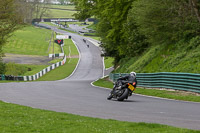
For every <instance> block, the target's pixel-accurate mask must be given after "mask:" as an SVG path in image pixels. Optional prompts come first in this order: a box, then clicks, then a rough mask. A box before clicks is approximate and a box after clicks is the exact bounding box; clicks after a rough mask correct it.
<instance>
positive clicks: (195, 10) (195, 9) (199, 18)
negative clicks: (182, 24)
mask: <svg viewBox="0 0 200 133" xmlns="http://www.w3.org/2000/svg"><path fill="white" fill-rule="evenodd" d="M191 3H192V8H193V9H194V12H195V14H196V17H197V19H198V21H199V23H200V12H199V9H198V5H197V0H191Z"/></svg>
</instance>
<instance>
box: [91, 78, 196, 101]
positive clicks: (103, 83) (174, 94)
mask: <svg viewBox="0 0 200 133" xmlns="http://www.w3.org/2000/svg"><path fill="white" fill-rule="evenodd" d="M93 84H94V85H96V86H100V87H106V88H113V83H112V82H111V81H108V78H104V79H99V80H98V81H96V82H94V83H93ZM134 93H136V94H142V95H148V96H156V97H162V98H169V99H175V100H183V101H192V102H200V96H197V95H195V94H194V93H186V92H182V91H167V90H158V89H145V88H137V89H136V91H134Z"/></svg>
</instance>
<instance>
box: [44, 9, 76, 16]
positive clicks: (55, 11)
mask: <svg viewBox="0 0 200 133" xmlns="http://www.w3.org/2000/svg"><path fill="white" fill-rule="evenodd" d="M74 13H76V11H69V10H59V9H50V12H49V14H50V15H49V17H44V18H74V16H72V15H73V14H74Z"/></svg>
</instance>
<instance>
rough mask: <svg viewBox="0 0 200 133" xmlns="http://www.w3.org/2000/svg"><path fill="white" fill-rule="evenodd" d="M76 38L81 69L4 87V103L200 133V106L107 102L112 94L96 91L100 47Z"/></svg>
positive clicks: (137, 99)
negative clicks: (55, 77)
mask: <svg viewBox="0 0 200 133" xmlns="http://www.w3.org/2000/svg"><path fill="white" fill-rule="evenodd" d="M54 30H55V31H57V32H61V33H63V34H70V35H72V39H73V40H74V41H75V42H76V44H77V47H78V49H79V51H80V55H81V56H80V57H81V58H80V60H79V65H78V66H77V69H76V71H75V72H74V73H73V74H72V75H71V76H70V77H68V78H66V79H63V80H60V81H51V82H50V81H46V82H25V83H23V82H20V83H1V84H0V100H2V101H5V102H10V103H15V104H20V105H25V106H30V107H33V108H40V109H45V110H52V111H57V112H67V113H71V114H78V115H82V116H90V117H96V118H103V119H115V120H121V121H133V122H148V123H160V124H166V125H172V126H176V127H182V128H189V129H197V130H200V103H194V102H183V101H176V100H167V99H160V98H154V97H146V96H140V95H134V94H133V96H132V97H130V98H129V99H128V100H126V101H124V102H118V101H115V100H110V101H108V100H107V99H106V97H107V95H108V93H109V91H110V90H108V89H104V88H99V87H93V86H92V85H91V82H92V81H94V80H96V79H98V78H100V77H102V76H103V61H102V58H101V56H100V53H101V52H100V50H99V48H98V47H96V46H94V45H92V44H91V43H90V42H88V41H87V42H86V43H88V44H89V45H90V47H89V48H88V47H87V45H86V44H85V43H84V42H83V41H82V39H83V38H84V37H81V36H78V35H76V34H71V33H67V32H65V31H61V30H58V29H54Z"/></svg>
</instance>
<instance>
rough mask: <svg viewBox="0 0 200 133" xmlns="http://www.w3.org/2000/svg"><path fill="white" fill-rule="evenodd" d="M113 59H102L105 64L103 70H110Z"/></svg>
mask: <svg viewBox="0 0 200 133" xmlns="http://www.w3.org/2000/svg"><path fill="white" fill-rule="evenodd" d="M113 62H114V58H112V57H105V58H104V63H105V68H106V69H107V68H110V67H112V66H113Z"/></svg>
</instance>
